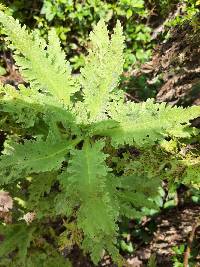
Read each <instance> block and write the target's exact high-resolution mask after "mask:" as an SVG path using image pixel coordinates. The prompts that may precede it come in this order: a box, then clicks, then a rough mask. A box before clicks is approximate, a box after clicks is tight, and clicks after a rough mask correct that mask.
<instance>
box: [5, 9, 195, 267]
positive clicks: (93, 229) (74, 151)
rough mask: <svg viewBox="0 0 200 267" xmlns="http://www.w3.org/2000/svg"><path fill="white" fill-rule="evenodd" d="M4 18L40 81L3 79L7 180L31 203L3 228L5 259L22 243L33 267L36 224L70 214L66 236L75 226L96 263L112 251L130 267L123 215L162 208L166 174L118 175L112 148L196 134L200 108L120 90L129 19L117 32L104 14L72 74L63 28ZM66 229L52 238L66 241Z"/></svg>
mask: <svg viewBox="0 0 200 267" xmlns="http://www.w3.org/2000/svg"><path fill="white" fill-rule="evenodd" d="M0 23H1V25H2V27H3V28H4V31H5V33H6V35H7V42H8V43H9V46H10V47H11V48H12V49H13V51H14V54H15V61H16V64H17V65H18V67H19V69H20V71H21V74H22V76H23V77H24V79H25V80H26V81H27V82H28V83H29V84H30V87H28V88H25V87H24V86H21V87H20V88H19V89H18V90H16V89H15V88H13V87H11V86H6V87H4V86H1V99H0V110H1V130H2V131H4V132H5V134H6V137H5V141H4V144H3V150H2V155H1V157H0V187H1V188H2V189H7V190H9V192H10V194H11V195H12V196H13V197H18V196H19V195H20V197H21V198H22V199H23V201H24V203H25V204H24V205H23V208H22V207H21V208H20V209H19V210H18V211H17V212H16V211H15V218H14V221H13V224H12V225H11V226H10V225H6V226H5V225H2V226H1V229H4V233H6V234H5V237H4V241H3V242H2V244H1V248H0V257H7V256H8V255H10V254H9V253H11V252H12V251H13V250H14V251H15V253H14V254H12V256H15V255H16V254H17V255H18V256H17V257H18V258H19V259H20V266H27V262H28V261H30V259H31V258H30V254H29V253H32V252H31V251H29V250H28V249H27V248H28V247H30V246H31V244H32V243H31V242H33V243H34V242H35V241H34V240H35V238H36V237H35V236H36V233H35V231H36V230H35V229H38V228H39V229H40V227H43V228H44V223H45V222H46V221H49V220H51V219H52V220H54V221H55V219H56V218H57V217H58V216H60V217H61V218H63V220H68V221H69V222H70V225H71V224H72V225H73V227H71V229H72V230H71V232H70V231H68V233H66V235H65V237H66V240H67V235H69V232H70V233H71V245H73V244H74V243H76V244H78V245H79V246H80V247H81V248H82V249H83V250H84V251H85V252H86V253H89V254H90V256H91V258H92V260H93V262H94V263H95V264H97V263H98V262H99V260H100V259H101V256H102V255H103V251H107V253H109V254H110V255H111V256H112V258H113V260H114V261H115V262H117V263H118V266H120V264H122V263H121V259H120V257H119V253H118V249H117V247H116V243H117V236H118V221H119V220H120V219H121V218H122V217H123V216H126V217H128V218H136V217H138V216H141V214H142V208H143V207H144V206H146V207H149V208H151V207H154V208H155V203H153V202H152V201H151V199H152V198H153V197H154V196H155V195H156V194H157V192H158V190H159V186H160V180H159V179H153V178H152V177H144V176H143V174H142V173H141V174H134V173H133V174H130V175H128V176H126V175H116V173H115V170H114V169H112V166H110V165H109V157H112V151H113V150H117V149H118V148H119V147H121V146H124V145H134V146H135V147H142V148H143V149H150V148H151V146H153V145H155V143H157V144H159V142H161V141H162V140H164V139H165V138H166V137H168V138H169V137H176V138H184V137H189V136H190V135H192V131H191V130H188V129H189V125H190V120H192V119H194V118H196V117H198V116H199V115H200V107H197V106H194V107H191V108H187V109H184V108H181V107H171V106H167V105H166V104H164V103H162V104H154V101H153V100H147V102H144V103H133V102H125V101H124V98H123V92H121V91H120V90H119V89H117V86H118V81H119V76H120V74H121V73H122V70H123V64H124V59H123V48H124V37H123V34H122V27H121V25H120V22H118V23H117V25H116V27H115V29H114V32H113V34H112V35H111V37H109V33H108V30H107V27H106V25H105V23H104V21H102V20H101V21H99V23H98V24H97V25H96V26H95V27H94V30H93V32H91V34H90V40H91V43H92V46H91V49H90V50H89V52H88V56H87V60H86V64H85V66H84V67H83V68H82V69H81V74H80V75H79V76H78V77H77V76H76V77H74V76H72V75H71V68H70V65H69V63H68V62H67V61H66V60H65V55H64V53H63V52H62V50H61V48H60V42H59V40H58V38H57V36H56V34H55V31H53V30H52V31H51V32H50V33H49V41H48V44H46V42H45V41H44V40H43V39H41V38H40V37H38V35H37V34H36V33H35V32H31V33H29V32H28V31H27V30H26V27H25V26H23V27H22V26H21V25H20V23H19V21H17V20H15V19H13V18H12V17H11V16H8V15H6V14H5V13H4V12H3V11H0ZM109 148H110V149H109ZM109 151H111V152H110V154H109ZM33 211H34V213H35V219H34V221H33V222H32V223H31V224H30V225H29V226H27V227H24V226H23V223H22V222H21V221H20V218H21V217H22V215H23V214H26V213H28V212H33ZM15 223H16V226H15ZM20 223H21V226H20ZM32 225H33V226H32ZM34 227H35V228H34ZM47 227H48V226H47ZM49 227H50V228H51V226H49ZM15 228H16V229H18V228H19V229H20V230H19V231H18V230H15ZM43 228H42V229H43ZM57 231H58V230H57ZM60 231H61V232H62V230H60ZM60 231H58V232H59V234H60ZM21 233H22V234H21ZM59 234H55V235H52V236H53V237H52V236H51V238H55V240H56V237H57V235H59ZM11 235H13V238H14V236H15V235H16V236H17V238H19V237H20V239H19V242H21V243H22V244H20V246H19V244H18V243H17V242H14V243H13V242H8V241H6V240H9V238H10V236H11ZM18 236H19V237H18ZM24 236H25V237H24ZM63 237H64V234H63V233H62V240H65V238H63ZM69 238H70V237H69ZM31 240H32V241H31ZM42 240H43V239H42ZM40 242H41V240H40ZM56 242H57V241H56ZM66 243H67V241H66ZM68 243H69V242H68ZM34 244H35V243H34ZM54 245H55V244H54ZM63 245H64V244H62V246H63ZM4 246H6V247H4ZM66 246H67V244H66ZM18 265H19V263H18ZM18 265H15V266H18Z"/></svg>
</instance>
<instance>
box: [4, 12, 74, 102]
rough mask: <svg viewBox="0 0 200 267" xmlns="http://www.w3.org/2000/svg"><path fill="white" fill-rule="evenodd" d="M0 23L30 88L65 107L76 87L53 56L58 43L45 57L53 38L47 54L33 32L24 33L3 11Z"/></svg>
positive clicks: (67, 69)
mask: <svg viewBox="0 0 200 267" xmlns="http://www.w3.org/2000/svg"><path fill="white" fill-rule="evenodd" d="M0 23H1V24H2V25H3V28H4V29H5V32H6V34H7V36H8V39H9V40H10V41H11V42H12V45H13V46H14V48H16V53H15V60H16V63H17V65H18V66H19V67H20V71H21V73H22V74H23V76H24V78H25V79H26V80H27V81H29V82H30V84H31V87H32V88H34V89H36V90H41V89H42V90H43V91H45V90H46V91H48V92H49V93H51V94H52V95H53V96H55V97H56V98H57V99H58V100H60V101H61V102H62V101H63V102H64V103H65V105H66V106H69V105H70V103H71V101H70V97H71V96H72V95H73V94H74V92H76V91H77V90H78V88H77V87H76V86H75V83H74V81H73V79H72V77H71V75H70V70H69V67H68V66H67V67H66V65H64V64H63V60H62V59H61V57H62V56H61V55H60V54H57V52H58V50H59V49H58V41H57V44H56V45H55V46H56V49H55V50H54V53H53V55H49V52H51V51H52V39H54V40H56V37H55V35H54V36H53V37H52V36H51V37H50V40H51V41H50V47H49V52H48V49H47V50H45V48H46V44H44V41H43V40H41V39H40V38H39V37H38V36H37V35H36V34H34V33H28V31H27V30H26V28H25V26H23V27H21V26H20V23H19V21H18V20H15V19H14V18H12V17H11V16H8V15H6V14H5V13H4V12H3V11H0ZM57 57H58V62H57ZM60 63H61V65H60Z"/></svg>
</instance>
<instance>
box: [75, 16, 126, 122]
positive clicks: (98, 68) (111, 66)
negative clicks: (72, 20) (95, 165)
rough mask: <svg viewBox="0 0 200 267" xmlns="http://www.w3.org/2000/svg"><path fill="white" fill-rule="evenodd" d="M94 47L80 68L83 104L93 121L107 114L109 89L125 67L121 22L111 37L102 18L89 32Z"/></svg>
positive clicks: (114, 85) (115, 82)
mask: <svg viewBox="0 0 200 267" xmlns="http://www.w3.org/2000/svg"><path fill="white" fill-rule="evenodd" d="M90 39H91V43H92V44H91V45H92V49H91V50H90V51H89V56H88V57H87V61H86V64H85V67H84V68H82V69H81V79H80V80H81V85H82V87H83V97H84V104H85V107H86V109H87V111H88V114H89V119H90V121H96V120H101V119H102V118H104V117H105V112H106V108H107V105H108V101H109V97H110V93H111V92H112V91H113V89H115V88H116V86H117V84H118V80H119V75H120V74H121V73H122V71H123V63H124V60H123V47H124V46H123V42H124V37H123V35H122V27H121V25H120V22H118V23H117V26H116V28H115V30H114V34H113V35H112V37H111V40H109V36H108V31H107V28H106V25H105V22H104V21H103V20H101V21H99V23H98V24H97V26H96V27H95V28H94V32H92V33H91V34H90Z"/></svg>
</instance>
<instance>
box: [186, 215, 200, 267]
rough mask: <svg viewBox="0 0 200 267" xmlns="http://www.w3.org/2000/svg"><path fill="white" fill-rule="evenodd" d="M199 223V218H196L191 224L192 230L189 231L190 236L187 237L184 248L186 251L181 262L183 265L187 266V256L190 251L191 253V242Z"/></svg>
mask: <svg viewBox="0 0 200 267" xmlns="http://www.w3.org/2000/svg"><path fill="white" fill-rule="evenodd" d="M199 225H200V219H198V220H197V221H196V222H195V223H194V224H193V226H192V231H191V233H190V236H189V238H188V244H187V248H186V251H185V253H184V263H183V266H184V267H188V266H189V257H190V253H191V249H192V243H193V240H194V236H195V232H196V229H197V227H198V226H199Z"/></svg>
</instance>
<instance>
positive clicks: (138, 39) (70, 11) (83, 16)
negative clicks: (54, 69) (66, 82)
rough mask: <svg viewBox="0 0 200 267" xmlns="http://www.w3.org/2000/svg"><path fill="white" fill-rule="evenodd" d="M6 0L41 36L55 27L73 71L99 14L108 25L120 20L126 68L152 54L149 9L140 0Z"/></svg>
mask: <svg viewBox="0 0 200 267" xmlns="http://www.w3.org/2000/svg"><path fill="white" fill-rule="evenodd" d="M5 3H6V5H9V7H10V12H11V13H12V15H13V16H14V17H15V18H18V19H19V20H20V22H22V23H25V24H26V25H27V26H28V27H29V28H31V29H33V28H34V29H36V30H37V31H38V33H39V34H40V35H41V36H42V37H44V38H47V35H48V31H49V30H50V29H51V28H55V29H56V32H57V34H58V36H59V38H60V40H61V44H62V47H63V48H64V51H65V52H66V54H67V55H68V58H69V61H70V62H71V64H72V67H73V70H75V71H79V69H80V67H81V66H83V65H84V60H85V54H86V49H85V48H86V47H87V46H89V44H88V32H90V31H91V29H92V27H93V26H94V25H95V24H96V23H97V22H98V20H99V19H100V18H103V19H104V20H105V21H107V22H108V23H109V27H110V28H113V25H115V23H116V21H117V19H119V20H120V21H121V22H122V25H123V27H124V34H125V37H126V42H125V45H126V50H125V65H124V67H125V68H126V69H128V68H130V67H131V65H132V64H135V63H136V62H140V63H141V62H144V61H146V60H147V59H148V58H149V56H150V54H151V49H152V44H151V35H150V33H151V29H150V27H149V26H148V25H147V24H146V23H145V21H146V18H147V14H148V12H147V9H146V7H145V2H144V1H143V0H140V1H138V0H134V1H133V0H131V1H130V0H120V1H103V0H95V1H94V0H88V1H80V0H79V1H75V2H74V1H72V0H44V1H39V0H36V1H29V2H28V3H27V1H25V0H22V1H18V0H17V1H13V0H10V1H5Z"/></svg>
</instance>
